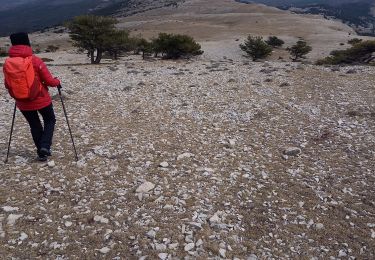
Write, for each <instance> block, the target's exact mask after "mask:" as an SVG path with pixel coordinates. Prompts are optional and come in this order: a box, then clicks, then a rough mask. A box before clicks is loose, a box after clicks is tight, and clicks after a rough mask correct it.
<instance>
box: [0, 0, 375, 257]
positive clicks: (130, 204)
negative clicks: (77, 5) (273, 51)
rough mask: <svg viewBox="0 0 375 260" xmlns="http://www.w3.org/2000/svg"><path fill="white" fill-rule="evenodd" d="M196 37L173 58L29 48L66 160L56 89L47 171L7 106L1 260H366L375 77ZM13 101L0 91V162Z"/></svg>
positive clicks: (371, 240) (371, 219)
mask: <svg viewBox="0 0 375 260" xmlns="http://www.w3.org/2000/svg"><path fill="white" fill-rule="evenodd" d="M189 2H194V1H188V2H187V3H189ZM187 3H186V4H187ZM181 8H182V7H181ZM262 8H263V7H262ZM151 12H154V11H151ZM129 19H130V18H129ZM133 19H135V18H133ZM301 19H302V18H301ZM32 37H33V39H34V42H38V39H42V38H43V35H33V36H32ZM51 37H52V36H51ZM59 37H60V36H59ZM61 37H65V36H61ZM45 38H46V37H45ZM45 38H44V39H43V40H44V41H45V42H47V40H46V39H45ZM50 40H51V41H55V40H56V38H50ZM2 41H3V42H5V41H6V39H2ZM41 42H42V41H41ZM202 42H203V44H202V45H203V47H204V48H203V49H204V50H205V51H206V53H205V54H204V55H203V56H202V57H198V58H195V59H192V60H181V61H166V60H156V59H150V60H142V59H141V58H140V57H139V56H133V55H130V56H126V57H122V58H121V59H120V60H118V61H111V60H104V62H103V64H100V65H89V64H87V63H88V60H87V57H86V56H85V55H83V54H77V53H76V52H75V51H74V50H72V49H69V48H66V50H60V51H58V52H56V53H42V54H40V56H41V57H46V58H50V59H52V60H53V61H51V62H49V68H50V70H51V72H53V74H54V75H56V76H57V77H59V78H61V79H62V82H63V87H64V91H63V94H64V98H65V104H66V107H67V110H68V115H69V119H70V123H71V125H72V130H73V133H74V137H75V141H76V145H77V148H78V153H79V161H78V162H75V161H74V155H73V150H72V146H71V143H70V138H69V133H68V129H67V126H66V123H65V119H64V115H63V112H62V107H61V103H60V102H59V99H58V96H57V91H56V90H55V89H51V95H52V96H53V97H54V107H55V112H56V115H57V120H58V121H57V126H56V132H55V136H54V146H53V156H52V157H51V159H50V160H49V162H48V163H39V162H36V161H35V151H34V147H33V143H32V140H31V136H30V133H29V129H28V125H27V123H26V122H25V120H24V119H23V118H22V115H21V113H20V112H17V115H16V123H15V132H14V138H13V143H12V147H11V154H10V162H9V163H8V164H4V163H3V162H0V176H1V177H0V255H1V257H0V258H1V259H248V260H254V259H374V258H375V246H374V245H375V192H374V187H375V176H374V171H375V136H374V133H375V87H374V82H375V67H371V66H352V67H320V66H314V65H309V64H302V63H292V62H282V61H265V62H249V61H248V60H247V59H245V58H243V57H241V56H240V55H239V56H236V55H231V54H233V53H237V50H236V48H237V46H238V45H237V46H232V45H231V46H232V49H229V50H228V49H227V48H225V50H228V52H227V53H224V52H223V49H224V48H223V46H222V45H221V44H220V42H221V41H220V39H218V41H217V43H216V44H215V41H211V42H210V43H209V44H208V43H206V44H204V40H202ZM224 56H225V57H224ZM1 62H3V59H1V60H0V63H1ZM0 81H1V82H2V81H3V76H2V74H1V76H0ZM13 106H14V103H13V100H12V99H11V98H10V97H9V95H8V93H7V92H6V90H5V88H0V107H1V111H2V113H1V114H0V137H1V138H0V147H1V149H0V157H1V158H5V155H6V148H7V138H8V134H9V130H10V124H11V119H12V112H13Z"/></svg>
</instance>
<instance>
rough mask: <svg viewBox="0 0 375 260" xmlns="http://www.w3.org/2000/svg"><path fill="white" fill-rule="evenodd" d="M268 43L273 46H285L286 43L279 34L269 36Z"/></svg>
mask: <svg viewBox="0 0 375 260" xmlns="http://www.w3.org/2000/svg"><path fill="white" fill-rule="evenodd" d="M266 43H267V44H268V45H269V46H272V47H274V48H275V47H281V46H283V44H284V43H285V42H284V41H283V40H282V39H280V38H278V37H277V36H270V37H268V39H267V40H266Z"/></svg>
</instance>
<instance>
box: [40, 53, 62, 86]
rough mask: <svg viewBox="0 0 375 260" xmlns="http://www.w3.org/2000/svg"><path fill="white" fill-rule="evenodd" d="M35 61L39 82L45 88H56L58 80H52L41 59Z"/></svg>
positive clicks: (58, 83)
mask: <svg viewBox="0 0 375 260" xmlns="http://www.w3.org/2000/svg"><path fill="white" fill-rule="evenodd" d="M37 59H38V72H39V78H40V81H41V82H42V83H43V84H44V85H46V86H51V87H57V86H58V85H60V80H58V79H56V78H54V77H53V76H52V75H51V72H49V70H48V68H47V66H46V64H45V63H44V62H43V61H42V60H41V59H39V58H37Z"/></svg>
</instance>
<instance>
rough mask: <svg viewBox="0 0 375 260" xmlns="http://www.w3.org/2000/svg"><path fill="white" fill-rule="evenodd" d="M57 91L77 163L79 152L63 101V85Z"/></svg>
mask: <svg viewBox="0 0 375 260" xmlns="http://www.w3.org/2000/svg"><path fill="white" fill-rule="evenodd" d="M57 90H58V91H59V96H60V100H61V104H62V107H63V110H64V115H65V119H66V123H67V125H68V129H69V134H70V138H71V139H72V144H73V149H74V154H75V157H76V161H77V162H78V155H77V150H76V146H75V144H74V139H73V135H72V130H71V129H70V124H69V120H68V114H67V113H66V109H65V104H64V100H63V98H62V95H61V85H59V86H57Z"/></svg>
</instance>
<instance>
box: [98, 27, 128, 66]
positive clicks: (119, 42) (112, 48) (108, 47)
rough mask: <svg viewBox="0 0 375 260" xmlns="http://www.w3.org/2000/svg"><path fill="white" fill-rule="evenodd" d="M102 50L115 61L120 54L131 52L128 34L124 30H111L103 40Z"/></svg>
mask: <svg viewBox="0 0 375 260" xmlns="http://www.w3.org/2000/svg"><path fill="white" fill-rule="evenodd" d="M104 39H105V43H104V49H105V51H106V52H108V53H109V55H110V56H111V57H112V58H113V59H115V60H117V59H118V56H119V55H120V54H121V53H122V52H127V51H130V50H132V46H131V43H130V38H129V32H128V31H126V30H113V31H112V32H111V33H109V34H108V36H107V37H105V38H104Z"/></svg>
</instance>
